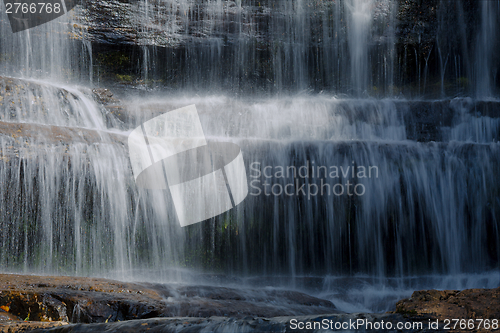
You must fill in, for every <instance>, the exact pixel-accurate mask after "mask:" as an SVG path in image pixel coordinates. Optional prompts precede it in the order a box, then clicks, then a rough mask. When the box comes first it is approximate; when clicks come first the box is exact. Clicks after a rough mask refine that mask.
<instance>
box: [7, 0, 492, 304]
mask: <svg viewBox="0 0 500 333" xmlns="http://www.w3.org/2000/svg"><path fill="white" fill-rule="evenodd" d="M165 3H166V4H167V5H169V6H170V8H171V9H169V11H168V12H167V14H168V15H163V14H164V13H160V12H155V11H154V10H153V8H152V7H150V4H149V3H148V2H141V3H140V8H141V10H142V11H143V12H144V15H145V17H146V18H143V17H140V18H138V23H137V24H139V23H140V24H143V25H144V27H143V28H142V31H143V32H146V33H147V32H149V31H151V30H154V29H160V30H162V31H164V32H165V33H166V34H170V35H173V36H174V37H175V38H177V39H175V38H174V39H173V40H174V41H175V42H176V43H177V42H179V41H180V40H181V39H182V38H181V37H182V34H183V33H185V30H183V29H185V28H184V27H185V26H186V25H188V24H189V23H190V22H189V18H190V17H192V16H190V15H192V13H194V11H195V9H196V8H195V6H194V5H193V4H192V3H191V2H188V1H181V2H179V3H175V4H174V3H172V2H168V3H167V2H165ZM380 3H381V2H379V1H361V0H353V1H350V2H346V3H345V6H341V5H339V4H337V3H335V4H330V5H329V6H330V7H329V8H327V9H326V10H325V11H321V12H319V15H320V16H322V17H323V19H324V20H325V22H327V23H325V25H324V26H322V32H321V35H322V38H323V39H324V40H323V43H324V45H328V46H327V47H324V48H323V57H324V58H323V60H321V61H320V63H321V66H322V67H321V68H322V73H323V74H322V75H324V81H323V84H324V85H325V86H328V85H333V86H335V85H337V87H339V88H338V90H339V91H340V92H349V93H351V92H354V93H353V95H358V94H364V92H365V90H367V89H368V88H369V87H370V85H371V84H372V83H373V82H375V81H377V80H376V79H374V78H373V77H371V74H370V73H369V72H372V71H374V72H378V73H384V75H383V79H380V80H379V82H382V84H381V86H383V87H385V88H388V86H389V85H392V84H393V83H394V77H393V72H394V71H393V70H392V68H393V67H394V63H393V62H394V61H395V60H394V54H393V53H391V52H393V51H391V50H392V49H393V44H391V43H394V41H392V42H389V44H390V45H389V46H387V47H386V48H384V50H385V51H384V52H382V54H378V57H379V58H378V59H384V61H385V64H384V67H383V68H382V69H380V68H377V69H374V68H373V67H372V64H371V63H370V55H369V54H370V50H372V51H373V46H372V45H371V44H370V42H369V39H370V37H371V36H372V33H371V31H372V28H373V25H372V24H373V22H374V21H375V20H374V18H373V17H372V16H370V13H372V12H373V11H372V10H371V7H370V6H372V5H375V4H377V5H379V4H380ZM383 3H385V4H388V5H389V6H386V7H383V8H394V6H393V5H394V4H393V3H391V2H387V1H386V2H383ZM491 3H492V5H487V6H486V7H487V8H486V9H485V7H484V6H485V5H483V7H482V11H481V13H482V15H483V20H485V21H483V24H482V26H481V30H480V32H479V36H481V38H490V37H492V36H494V31H495V30H494V27H496V24H497V23H496V22H497V21H496V20H494V17H491V16H490V14H489V13H494V8H495V4H494V2H491ZM1 6H3V5H1ZM277 7H278V9H276V13H275V14H276V15H274V16H272V20H271V21H272V25H273V30H272V33H271V39H272V40H273V41H276V53H274V54H273V56H272V61H271V62H272V67H274V68H275V70H274V71H273V80H274V84H275V87H276V89H277V90H278V91H279V92H280V94H281V88H283V87H284V86H287V85H289V84H291V85H292V86H293V87H294V88H296V89H299V90H300V89H307V88H308V82H310V77H309V76H308V73H309V72H308V66H309V62H310V61H311V59H310V56H309V53H308V49H309V44H310V43H311V40H312V37H311V35H312V33H311V30H312V29H313V28H315V27H314V25H312V24H311V21H309V16H308V9H307V8H306V5H305V3H304V2H303V1H293V2H291V3H280V4H279V6H277ZM490 7H493V8H490ZM2 8H3V7H2ZM225 8H226V9H225ZM346 8H347V9H346ZM206 10H207V12H206V19H204V20H203V21H202V22H201V24H200V26H198V28H199V29H200V31H201V32H202V33H203V34H206V35H207V36H208V38H207V40H206V43H205V44H204V43H202V44H203V45H202V48H201V51H200V48H198V47H197V45H193V47H187V48H186V53H187V54H189V57H188V58H189V59H190V61H189V62H188V63H187V65H186V67H188V68H191V69H190V72H189V73H190V74H189V75H188V81H190V82H191V83H192V86H195V87H196V86H197V85H198V87H207V85H206V82H210V83H213V82H215V83H217V82H218V81H219V80H222V79H221V77H220V73H219V70H220V68H221V66H222V61H221V60H220V59H221V55H222V50H223V45H224V43H223V38H222V37H221V36H220V35H223V34H226V33H227V32H226V31H225V30H224V29H222V28H221V27H220V25H218V24H219V23H220V22H221V21H224V17H225V15H226V13H227V7H224V6H223V2H221V1H216V2H212V3H211V5H210V6H208V7H207V9H206ZM232 10H234V11H235V12H236V13H237V14H238V15H240V16H238V15H236V17H239V20H240V21H237V25H239V27H240V28H241V29H242V32H236V33H235V35H231V36H230V37H231V38H232V39H234V40H237V41H239V43H240V44H238V45H239V46H238V47H239V48H240V49H239V50H240V51H239V52H237V53H234V56H232V57H231V61H229V62H233V69H236V68H237V69H238V70H239V69H241V68H243V69H242V72H246V73H251V72H252V70H251V69H252V64H253V63H255V62H256V59H258V57H257V56H256V55H255V53H253V51H249V50H251V49H254V46H255V44H252V43H250V42H248V39H246V38H247V36H261V35H260V33H259V31H258V29H257V30H255V29H256V28H255V27H256V26H255V24H254V23H255V21H256V19H255V18H253V17H252V16H251V15H246V16H245V13H244V12H241V11H243V9H242V7H241V5H240V6H236V7H235V8H233V9H232ZM344 10H345V12H344ZM173 12H179V13H181V16H182V17H183V18H184V19H183V20H181V21H179V20H175V19H174V18H175V17H176V14H172V13H173ZM186 13H187V14H186ZM189 13H191V14H189ZM279 13H282V14H283V15H284V16H281V15H278V14H279ZM155 15H156V17H157V16H161V17H163V18H164V22H161V23H158V24H156V23H153V22H155V21H154V20H151V19H150V16H153V17H154V16H155ZM391 15H392V17H393V15H394V13H392V14H391ZM391 15H389V16H387V19H388V20H389V22H392V23H393V22H394V20H393V19H390V17H391ZM329 17H333V18H334V19H333V20H331V21H330V19H329ZM344 18H349V20H350V21H349V22H350V23H349V28H347V29H343V25H342V24H341V23H339V22H341V19H344ZM70 19H71V18H70V17H63V18H60V19H58V20H56V21H54V22H51V23H49V24H48V25H44V26H41V27H37V28H35V29H32V30H29V31H25V32H21V33H19V34H17V35H16V36H12V35H11V34H9V29H10V28H9V26H8V25H7V22H6V20H5V19H4V18H2V22H1V23H0V32H1V36H2V37H1V44H0V54H1V55H2V58H1V61H0V69H1V71H0V72H1V73H2V74H3V75H5V74H8V75H11V76H16V77H25V78H29V80H28V81H22V82H21V86H14V87H13V88H11V89H7V87H6V86H2V87H0V88H1V89H2V91H1V93H2V95H1V96H2V97H3V101H2V102H3V104H2V105H0V120H1V121H3V122H7V123H30V124H44V125H56V126H58V127H60V128H61V131H63V132H64V131H65V127H71V128H76V129H78V128H80V129H82V130H84V129H95V130H98V133H99V139H98V140H94V142H90V143H82V142H62V143H61V142H55V143H54V142H52V141H50V140H49V143H46V142H45V141H43V140H39V139H28V140H26V141H23V140H22V139H19V138H18V137H16V136H15V135H14V136H7V135H3V136H2V138H1V141H0V144H1V151H2V160H1V161H0V183H2V185H3V186H2V187H0V200H1V206H0V221H1V223H2V224H1V229H0V246H1V248H2V249H7V250H6V251H4V254H3V255H2V256H1V257H0V265H1V267H3V271H16V272H23V273H38V274H40V273H42V274H70V275H72V274H74V275H93V276H108V277H113V278H119V279H135V280H151V281H153V280H155V281H173V280H176V281H181V282H186V281H187V280H186V279H185V278H184V277H185V276H186V275H190V274H194V273H192V271H191V269H190V268H192V267H194V268H195V270H198V271H202V272H222V273H224V274H227V275H235V276H240V277H243V278H247V277H248V279H251V277H252V276H259V278H258V279H260V276H271V277H274V276H282V275H285V276H286V277H287V279H289V280H290V281H291V282H290V284H288V283H284V282H280V283H277V284H271V285H274V286H275V287H276V286H278V287H280V286H281V287H283V286H289V287H293V288H300V289H305V290H308V288H306V287H305V286H301V285H300V283H298V282H297V281H298V280H300V278H301V277H304V276H305V277H308V276H320V277H321V279H322V280H323V282H322V284H321V287H319V289H317V290H314V291H310V292H311V293H314V294H317V295H319V296H321V297H326V298H329V299H331V300H333V301H334V302H335V303H336V304H337V305H338V306H339V308H340V309H343V310H346V311H383V310H386V309H388V304H390V303H391V302H392V304H393V303H394V302H393V300H395V299H397V298H401V297H407V296H409V294H410V293H411V291H412V290H414V289H419V288H447V289H448V288H459V289H460V288H469V287H495V286H497V285H498V279H496V277H497V276H498V275H497V274H498V262H499V257H500V248H499V246H498V244H499V240H500V232H499V227H498V223H499V219H500V216H499V215H500V201H499V199H498V198H499V189H498V181H497V180H498V176H499V174H498V170H499V156H500V154H499V153H500V146H499V145H500V144H499V143H498V140H499V120H498V119H499V118H498V117H496V118H495V117H490V116H485V115H478V114H477V110H476V104H474V103H476V102H475V101H472V100H470V99H454V100H451V101H449V102H446V101H445V106H442V107H440V108H441V109H439V107H438V109H439V110H440V111H441V112H442V113H449V112H451V113H453V119H452V121H451V123H450V124H435V125H436V126H437V130H436V133H437V134H436V135H437V137H438V138H439V139H438V140H437V141H438V142H416V141H415V140H414V139H412V138H411V137H410V134H409V133H410V129H412V126H417V125H415V124H418V126H420V125H421V124H419V123H417V122H415V123H413V122H412V121H413V120H412V118H411V117H409V118H407V117H408V115H412V110H411V105H412V103H413V101H407V100H404V99H402V100H398V99H381V100H380V99H370V98H365V99H349V98H344V97H342V98H339V97H334V96H333V95H328V94H326V93H325V94H323V95H309V94H303V95H302V96H292V97H288V96H279V97H269V98H256V97H242V98H233V97H228V96H226V95H224V94H217V95H208V96H203V97H192V96H193V95H187V94H186V95H187V97H179V96H177V95H175V96H168V97H163V98H158V99H156V100H154V99H153V98H151V97H147V98H144V99H133V98H131V99H130V100H126V101H124V104H126V105H127V107H128V109H129V111H128V112H130V113H131V114H132V117H131V118H130V119H128V120H127V122H126V123H125V124H120V122H119V121H117V120H116V119H113V117H112V116H110V115H109V114H108V115H106V111H105V110H104V109H102V108H101V107H99V106H97V105H96V104H95V103H94V102H93V101H92V100H91V96H90V93H89V91H88V90H87V89H82V90H83V91H86V93H82V92H80V90H79V89H80V88H76V87H73V86H72V85H69V84H67V83H64V84H54V83H48V82H54V80H55V79H57V80H58V81H67V80H76V81H78V80H80V79H81V78H84V79H85V80H87V79H88V78H87V76H89V77H90V78H92V74H87V73H92V72H90V70H92V66H93V63H92V62H89V61H88V56H89V53H90V52H91V51H92V48H91V47H88V45H80V46H78V44H73V43H72V42H71V40H70V39H68V38H67V37H66V35H65V33H68V32H71V28H68V27H67V25H66V24H67V23H68V22H70ZM384 20H385V19H384ZM384 20H383V21H384ZM384 22H385V21H384ZM249 26H250V27H252V28H251V29H249V28H248V27H249ZM245 29H247V30H245ZM248 29H249V30H248ZM346 30H347V31H346ZM54 31H60V32H61V33H60V34H58V33H53V32H54ZM183 31H184V32H183ZM217 34H219V35H217ZM389 35H390V34H389ZM389 40H391V39H390V38H389ZM480 40H483V39H480ZM245 43H247V44H245ZM87 44H88V43H87ZM156 44H157V43H156V42H155V41H151V43H150V44H148V45H156ZM195 44H196V43H195ZM391 45H392V46H391ZM478 45H479V46H478V49H479V50H482V51H484V52H483V53H481V55H479V51H478V55H477V56H475V57H476V58H475V59H476V63H477V64H478V65H477V66H476V68H477V70H476V72H477V73H484V71H488V68H489V67H488V66H485V64H490V58H488V57H490V56H491V54H492V53H493V52H494V51H495V48H493V47H490V46H488V45H486V44H484V43H480V42H478ZM198 46H199V45H198ZM154 50H155V48H153V49H152V50H150V49H148V48H146V47H144V48H143V52H144V54H145V55H147V56H144V62H143V63H142V67H143V69H142V73H143V79H145V80H147V79H149V78H150V77H151V76H152V75H153V74H154V73H155V68H156V67H155V66H158V64H159V61H160V60H158V59H157V58H155V52H154ZM203 51H206V52H205V53H204V52H203ZM385 52H387V53H385ZM443 52H445V51H443ZM484 54H486V56H485V58H484V59H483V58H482V57H483V55H484ZM79 57H83V58H84V59H87V60H86V61H83V62H80V61H79ZM444 57H446V54H444ZM443 59H445V58H443ZM80 60H81V59H80ZM198 61H199V63H197V62H198ZM223 62H226V61H223ZM81 64H83V65H81ZM200 64H201V65H203V66H205V65H206V66H207V68H208V69H209V70H208V73H209V74H210V75H208V76H203V75H201V74H200V73H199V71H200V69H199V67H197V66H195V65H198V66H201V65H200ZM89 66H90V69H89ZM190 66H192V67H190ZM203 66H201V67H203ZM442 67H443V68H442V69H441V73H439V74H438V75H440V76H441V75H442V77H443V78H444V77H445V71H446V70H449V68H448V69H446V66H445V61H443V66H442ZM478 75H479V74H478ZM485 75H486V74H485ZM492 77H493V74H491V76H490V78H488V80H484V81H481V84H483V85H484V86H483V87H481V88H480V90H481V91H482V92H485V95H484V96H486V97H488V99H492V95H491V93H492V91H493V90H494V89H491V86H492V85H493V83H492V80H493V79H492ZM207 78H208V79H207ZM40 79H43V81H40ZM344 79H345V80H344ZM57 80H56V81H57ZM47 81H48V82H47ZM23 82H24V83H23ZM86 82H89V81H86ZM341 82H348V83H347V84H346V83H341ZM478 82H479V81H478ZM424 84H425V83H424ZM385 88H384V89H385ZM443 90H444V82H443ZM389 95H390V94H389ZM12 102H14V103H12ZM419 102H425V101H419ZM436 102H438V101H436ZM492 102H493V103H494V104H493V105H494V107H497V106H496V105H497V104H496V103H498V101H495V100H494V99H492ZM189 104H196V105H197V108H198V110H199V112H200V117H201V121H202V125H203V128H204V131H205V134H206V135H207V137H208V138H209V139H211V140H224V141H232V142H235V143H238V144H239V145H240V146H241V147H242V151H243V156H244V158H245V160H246V163H247V164H248V165H247V171H248V172H250V168H249V164H250V163H252V162H255V161H257V162H260V163H261V164H262V165H269V166H273V167H276V166H290V165H294V166H297V167H300V166H302V165H305V164H306V163H307V161H310V162H311V161H314V162H315V163H316V165H324V166H332V165H333V166H342V167H344V168H347V167H352V165H353V164H356V165H365V166H369V165H372V166H377V167H378V170H379V177H377V178H372V179H363V180H357V181H359V182H362V183H363V184H364V185H365V187H366V194H365V195H363V196H361V197H356V198H350V197H348V196H346V195H344V196H340V197H333V196H323V197H320V196H318V197H314V198H312V199H311V200H308V199H307V198H304V197H300V196H294V197H289V198H288V197H266V196H265V195H261V196H257V197H249V198H248V199H247V200H246V201H245V203H244V204H243V205H242V206H240V207H238V208H237V209H235V210H233V211H232V212H231V213H229V214H226V215H223V216H221V217H219V218H216V219H212V220H209V221H205V222H203V223H202V224H199V225H196V226H192V227H190V228H184V229H182V228H180V227H179V225H178V223H177V220H176V215H175V210H174V209H173V206H172V203H171V202H172V201H171V200H170V197H169V193H166V192H152V191H146V190H140V189H138V188H137V187H136V186H135V184H134V182H133V178H132V174H131V169H130V165H129V160H128V153H127V147H126V146H124V145H122V144H120V143H116V142H114V141H112V140H111V139H110V137H109V135H110V134H116V133H118V134H119V136H121V137H123V138H125V137H126V135H127V134H128V132H129V130H130V129H133V128H135V127H136V126H138V125H139V124H140V123H142V122H143V121H145V120H148V119H150V118H151V117H153V116H154V115H156V114H159V113H162V112H164V111H168V110H173V109H175V108H178V107H181V106H185V105H189ZM110 119H111V122H110ZM408 119H409V120H408ZM420 130H423V129H421V128H417V129H416V131H417V132H418V131H420ZM14 134H15V133H14ZM353 161H354V162H353ZM352 178H354V177H350V176H347V177H343V178H342V179H329V180H327V182H329V184H330V185H334V184H335V183H336V182H340V181H345V180H353V179H352ZM272 181H273V182H274V183H277V184H282V185H286V184H287V183H289V182H290V181H293V179H289V178H285V179H273V180H272ZM317 181H318V179H307V180H305V182H306V183H307V184H311V183H315V182H317ZM193 209H196V207H194V208H193ZM179 267H180V268H184V267H187V268H186V269H185V270H183V269H178V268H179ZM172 272H174V273H172ZM352 276H354V277H355V278H352ZM346 277H347V278H346ZM338 280H343V281H344V282H345V280H353V281H356V283H354V282H352V286H347V287H345V289H346V290H347V292H343V291H339V287H338V286H343V284H342V283H339V284H337V282H338ZM199 281H202V280H200V278H199V277H196V275H195V277H194V278H193V280H192V283H197V282H199ZM248 283H249V284H252V281H248ZM342 288H343V287H342Z"/></svg>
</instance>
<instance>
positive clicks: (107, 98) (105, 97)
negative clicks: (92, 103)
mask: <svg viewBox="0 0 500 333" xmlns="http://www.w3.org/2000/svg"><path fill="white" fill-rule="evenodd" d="M92 92H93V93H94V96H95V97H96V100H97V102H99V103H101V104H104V105H108V104H113V103H118V102H119V101H118V99H116V98H115V97H113V93H112V92H111V91H109V89H105V88H96V89H92Z"/></svg>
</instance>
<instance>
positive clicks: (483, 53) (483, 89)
mask: <svg viewBox="0 0 500 333" xmlns="http://www.w3.org/2000/svg"><path fill="white" fill-rule="evenodd" d="M499 15H500V2H498V1H497V2H495V1H482V2H481V28H480V31H479V34H478V37H477V47H476V54H477V55H476V68H477V69H476V71H477V74H476V75H477V88H476V89H477V92H476V94H477V96H478V97H482V98H484V97H489V96H491V94H492V83H493V82H492V81H493V77H492V76H493V75H492V73H495V72H498V71H499V69H498V67H497V68H494V69H493V70H492V68H491V67H493V66H495V65H493V63H492V58H493V56H494V53H495V52H496V50H498V45H499V42H498V41H497V37H496V35H497V30H498V22H497V21H498V17H499ZM497 66H498V65H497Z"/></svg>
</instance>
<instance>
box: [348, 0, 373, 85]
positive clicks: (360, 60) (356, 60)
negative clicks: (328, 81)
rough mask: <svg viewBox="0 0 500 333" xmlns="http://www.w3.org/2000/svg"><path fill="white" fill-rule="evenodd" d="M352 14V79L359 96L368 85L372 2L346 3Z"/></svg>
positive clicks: (367, 0)
mask: <svg viewBox="0 0 500 333" xmlns="http://www.w3.org/2000/svg"><path fill="white" fill-rule="evenodd" d="M346 5H347V6H348V8H349V11H350V12H351V15H352V17H351V24H350V27H349V32H350V34H349V46H350V53H351V77H352V79H353V85H354V88H355V91H356V93H357V94H360V93H362V92H363V91H365V90H366V88H367V85H368V73H369V70H370V69H369V66H368V36H369V34H370V29H371V23H372V5H373V1H371V0H353V1H352V2H351V3H349V2H346Z"/></svg>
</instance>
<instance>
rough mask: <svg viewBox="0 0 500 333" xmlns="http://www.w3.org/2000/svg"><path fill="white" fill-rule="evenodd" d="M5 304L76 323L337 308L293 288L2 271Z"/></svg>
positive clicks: (33, 316) (21, 312)
mask: <svg viewBox="0 0 500 333" xmlns="http://www.w3.org/2000/svg"><path fill="white" fill-rule="evenodd" d="M0 305H2V306H8V308H9V313H10V314H12V315H14V316H17V317H19V318H25V319H27V320H35V321H64V322H73V323H99V322H101V323H102V322H115V321H124V320H133V319H145V318H153V317H178V316H181V317H184V316H188V317H212V316H227V317H233V318H242V317H245V316H248V315H252V316H259V317H264V316H280V315H305V314H318V313H332V312H337V310H336V309H335V306H334V305H333V304H332V303H331V302H330V301H327V300H321V299H318V298H315V297H312V296H308V295H305V294H302V293H299V292H294V291H285V290H274V289H269V290H254V289H233V288H226V287H209V286H182V285H165V284H142V285H141V284H135V283H125V282H119V281H112V280H106V279H96V278H75V277H41V276H23V275H8V274H3V275H0Z"/></svg>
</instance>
